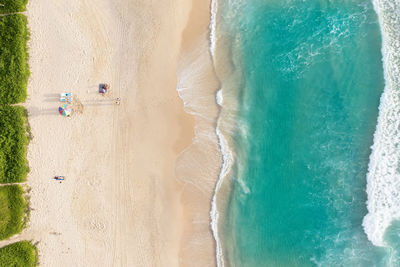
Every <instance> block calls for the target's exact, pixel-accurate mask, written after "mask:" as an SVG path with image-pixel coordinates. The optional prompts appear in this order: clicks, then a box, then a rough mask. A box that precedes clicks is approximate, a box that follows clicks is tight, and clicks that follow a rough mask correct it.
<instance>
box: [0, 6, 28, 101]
mask: <svg viewBox="0 0 400 267" xmlns="http://www.w3.org/2000/svg"><path fill="white" fill-rule="evenodd" d="M1 1H2V0H0V2H1ZM28 39H29V31H28V28H27V20H26V17H25V16H24V15H21V14H15V15H9V16H3V17H0V104H15V103H21V102H24V101H25V99H26V95H27V83H28V78H29V75H30V72H29V66H28V49H27V41H28Z"/></svg>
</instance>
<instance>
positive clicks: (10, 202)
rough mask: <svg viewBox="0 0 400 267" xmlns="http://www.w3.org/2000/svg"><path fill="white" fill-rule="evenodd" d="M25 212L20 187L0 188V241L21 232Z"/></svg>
mask: <svg viewBox="0 0 400 267" xmlns="http://www.w3.org/2000/svg"><path fill="white" fill-rule="evenodd" d="M26 210H27V204H26V201H25V198H24V191H23V190H22V188H21V186H19V185H10V186H3V187H0V240H1V239H6V238H8V237H10V236H12V235H15V234H17V233H19V232H21V230H22V229H23V227H24V226H25V218H26V217H25V211H26Z"/></svg>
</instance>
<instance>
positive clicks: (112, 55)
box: [0, 0, 219, 267]
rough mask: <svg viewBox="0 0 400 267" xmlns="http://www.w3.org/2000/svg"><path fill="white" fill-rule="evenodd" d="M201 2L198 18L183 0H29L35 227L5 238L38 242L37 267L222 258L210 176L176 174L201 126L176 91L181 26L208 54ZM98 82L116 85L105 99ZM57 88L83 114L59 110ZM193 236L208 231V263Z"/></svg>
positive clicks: (205, 5) (205, 18)
mask: <svg viewBox="0 0 400 267" xmlns="http://www.w3.org/2000/svg"><path fill="white" fill-rule="evenodd" d="M195 1H196V2H197V3H200V2H201V3H202V4H201V9H200V11H199V12H200V13H201V14H200V13H199V14H200V15H199V16H196V10H195V7H198V5H196V6H193V9H192V6H191V2H190V1H187V0H186V1H185V0H169V1H158V2H157V3H156V2H152V1H148V0H57V1H52V0H41V1H30V3H29V6H28V12H27V15H28V20H29V27H30V30H31V41H30V67H31V72H32V75H31V79H30V83H29V88H28V93H29V99H28V101H27V108H28V111H29V114H30V117H29V121H30V124H31V128H32V132H33V135H34V139H33V140H32V141H31V143H30V145H29V153H28V158H29V163H30V167H31V172H30V174H29V177H28V184H29V186H30V187H31V189H32V190H31V192H30V196H31V207H32V209H33V210H32V211H31V223H30V226H29V227H28V228H27V229H26V230H25V231H24V232H23V233H22V234H20V235H17V236H15V237H13V238H11V239H10V240H8V241H3V242H0V246H3V245H5V244H7V243H10V242H14V241H17V240H23V239H30V240H33V242H39V243H38V248H39V257H40V266H51V267H54V266H85V267H86V266H178V265H181V266H201V265H199V263H205V262H207V263H210V264H212V263H214V244H213V242H212V237H211V233H210V230H209V218H208V212H209V208H210V202H209V201H210V199H211V195H212V188H213V183H214V180H213V179H214V177H209V181H208V185H207V186H208V187H207V188H208V189H207V194H206V195H205V194H204V192H200V191H197V192H196V189H193V188H190V185H188V186H185V183H183V182H182V180H179V182H178V180H177V179H176V178H175V160H176V159H177V156H178V155H179V154H180V153H181V152H182V150H184V149H185V148H186V147H187V146H189V145H190V143H191V140H192V137H193V125H194V120H193V118H192V117H191V116H189V115H188V114H186V113H185V112H183V103H182V101H181V99H180V98H178V95H177V92H176V84H177V80H176V73H177V64H178V59H179V55H180V49H181V48H182V47H181V41H182V33H183V31H184V29H186V30H185V34H184V35H185V37H184V38H185V41H184V45H186V46H191V45H192V43H191V42H190V39H191V38H193V39H196V40H197V39H198V38H197V37H198V36H200V39H201V42H202V45H201V49H203V50H204V53H208V51H207V45H206V43H207V38H206V31H207V25H208V19H209V18H208V15H209V12H208V5H209V3H208V1H204V2H203V1H200V0H195ZM189 14H190V16H191V17H192V20H190V21H189V22H190V23H191V24H194V25H197V26H195V27H193V29H194V30H193V34H192V35H193V36H191V34H188V28H186V24H187V22H188V17H189ZM193 18H195V20H194V19H193ZM199 23H200V24H199ZM189 28H190V27H189ZM184 48H185V47H184ZM184 50H186V48H185V49H184ZM209 63H210V62H209ZM102 82H106V83H109V84H110V85H111V91H110V92H109V94H108V95H107V96H106V97H102V96H101V95H99V94H98V93H97V92H98V84H99V83H102ZM60 92H72V93H73V94H74V96H75V97H77V98H78V99H79V100H80V101H81V102H82V103H83V105H84V110H83V112H82V113H81V114H79V113H75V114H74V115H73V116H72V117H71V118H64V117H61V116H60V115H59V114H58V113H57V108H58V106H59V102H58V98H57V96H58V94H59V93H60ZM211 96H212V94H211ZM116 97H121V104H120V105H116V104H115V102H114V101H113V99H115V98H116ZM215 147H216V146H215V144H214V147H213V149H215ZM197 149H198V148H197ZM189 151H190V150H189ZM215 157H216V158H217V159H218V158H219V156H218V154H216V155H215ZM181 167H182V166H181ZM214 169H215V168H214ZM214 171H217V169H215V170H214ZM55 175H64V176H65V177H66V180H65V181H64V182H62V183H59V182H57V181H55V180H54V179H52V178H53V177H54V176H55ZM215 178H216V177H215ZM194 202H195V203H196V208H195V209H193V204H192V203H194ZM200 211H201V212H200ZM199 212H200V213H199ZM196 214H200V215H199V216H200V217H201V218H202V222H201V224H200V226H199V224H198V222H195V219H196V216H197V215H196ZM197 217H198V216H197ZM199 227H200V228H201V231H198V229H199ZM196 229H197V230H196ZM199 234H200V235H201V236H198V235H199ZM196 235H197V237H198V239H206V240H207V241H206V242H205V243H204V244H203V245H202V246H203V247H204V246H206V247H204V250H202V252H201V253H199V254H198V256H199V257H201V258H202V259H203V261H197V260H196V259H195V255H196V253H195V251H194V250H193V246H192V245H193V242H194V240H195V239H194V236H196ZM188 243H190V244H188ZM190 248H192V249H191V250H190V251H187V250H188V249H190ZM196 249H198V246H197V248H196ZM205 253H206V254H207V256H206V255H205ZM190 259H191V260H192V261H190ZM207 265H208V264H207Z"/></svg>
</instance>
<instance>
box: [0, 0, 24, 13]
mask: <svg viewBox="0 0 400 267" xmlns="http://www.w3.org/2000/svg"><path fill="white" fill-rule="evenodd" d="M27 2H28V0H0V14H8V13H14V12H22V11H25V10H26V3H27Z"/></svg>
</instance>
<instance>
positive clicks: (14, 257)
mask: <svg viewBox="0 0 400 267" xmlns="http://www.w3.org/2000/svg"><path fill="white" fill-rule="evenodd" d="M37 261H38V256H37V250H36V247H35V246H34V245H32V243H31V242H29V241H21V242H17V243H14V244H11V245H8V246H5V247H3V248H0V267H34V266H36V264H37Z"/></svg>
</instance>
